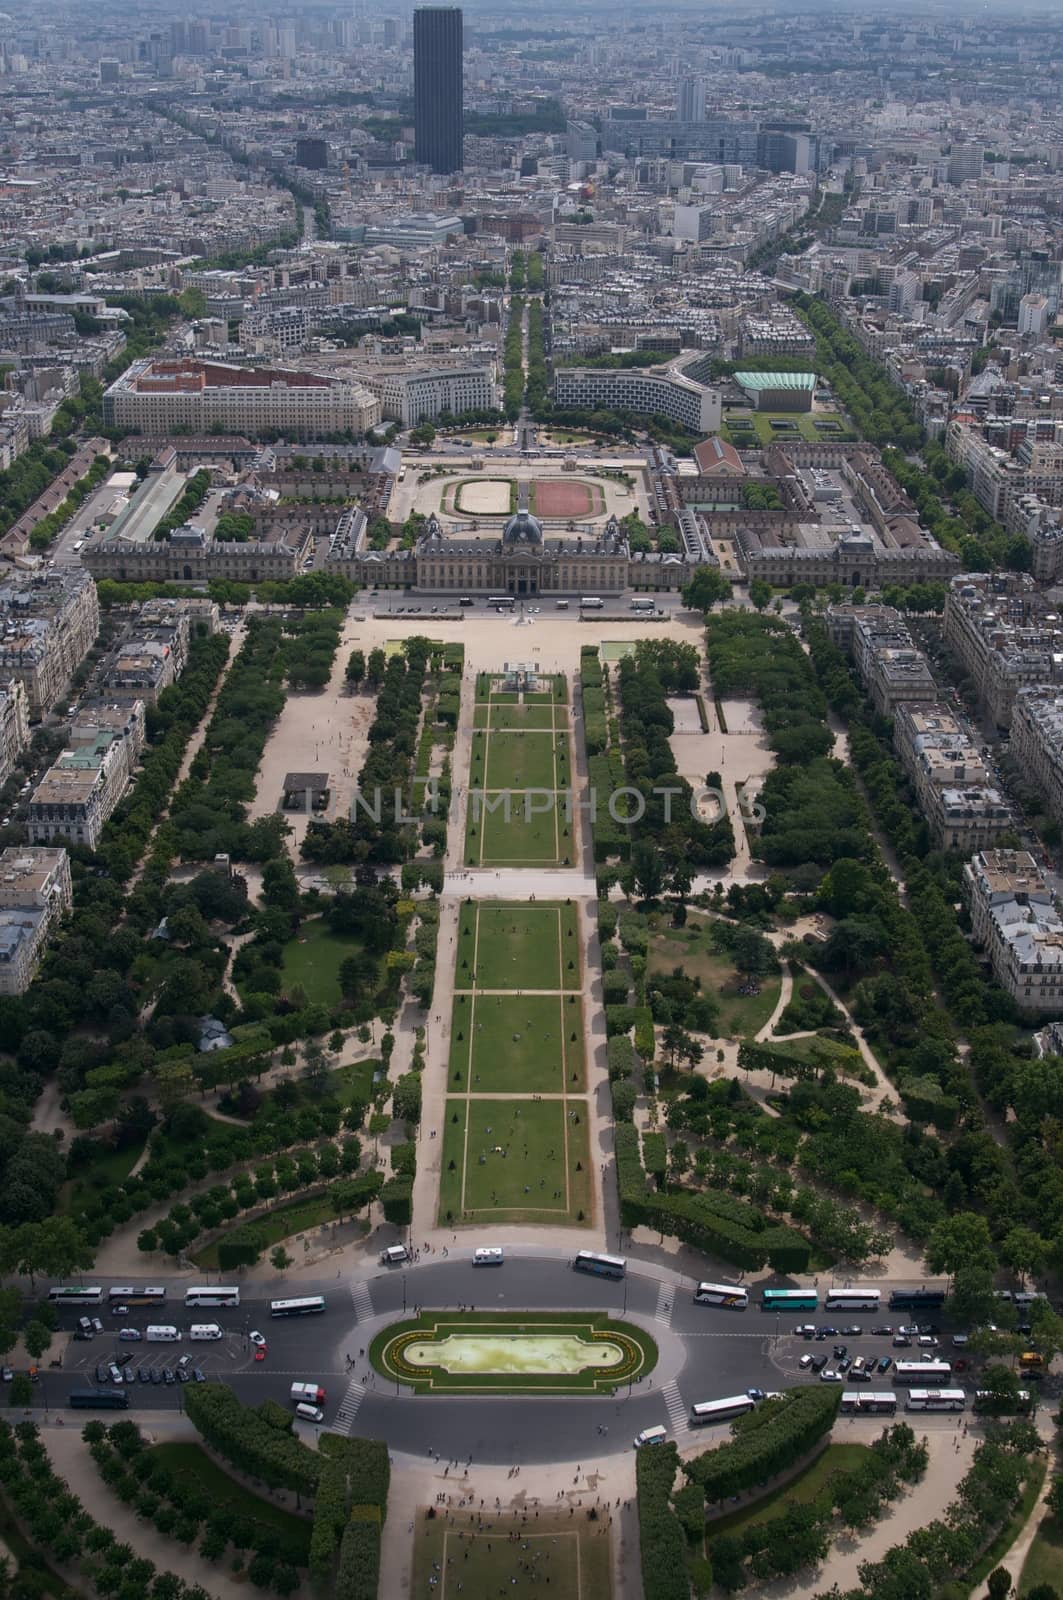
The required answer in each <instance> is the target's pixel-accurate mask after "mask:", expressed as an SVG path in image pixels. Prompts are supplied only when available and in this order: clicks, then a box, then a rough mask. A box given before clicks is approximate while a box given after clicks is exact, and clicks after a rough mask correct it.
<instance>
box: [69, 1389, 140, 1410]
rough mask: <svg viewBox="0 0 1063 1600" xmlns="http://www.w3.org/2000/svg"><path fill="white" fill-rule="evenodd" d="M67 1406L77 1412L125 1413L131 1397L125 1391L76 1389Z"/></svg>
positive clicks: (72, 1392)
mask: <svg viewBox="0 0 1063 1600" xmlns="http://www.w3.org/2000/svg"><path fill="white" fill-rule="evenodd" d="M67 1404H68V1405H69V1406H71V1407H72V1408H73V1409H74V1410H75V1411H124V1410H125V1409H126V1407H127V1406H128V1405H129V1396H128V1395H127V1394H126V1392H125V1390H124V1389H74V1390H72V1391H71V1394H70V1398H69V1400H68V1401H67Z"/></svg>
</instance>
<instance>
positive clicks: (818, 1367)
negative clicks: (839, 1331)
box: [812, 1356, 827, 1372]
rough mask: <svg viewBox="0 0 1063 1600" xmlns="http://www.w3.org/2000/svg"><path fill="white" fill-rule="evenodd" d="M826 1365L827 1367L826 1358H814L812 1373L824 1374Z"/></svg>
mask: <svg viewBox="0 0 1063 1600" xmlns="http://www.w3.org/2000/svg"><path fill="white" fill-rule="evenodd" d="M826 1365H827V1358H826V1356H813V1357H812V1371H813V1372H822V1371H823V1368H824V1367H825V1366H826Z"/></svg>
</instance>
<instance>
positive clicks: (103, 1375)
mask: <svg viewBox="0 0 1063 1600" xmlns="http://www.w3.org/2000/svg"><path fill="white" fill-rule="evenodd" d="M110 1381H111V1373H110V1366H109V1363H108V1362H106V1361H101V1362H100V1364H99V1366H98V1367H97V1368H96V1382H97V1383H109V1382H110Z"/></svg>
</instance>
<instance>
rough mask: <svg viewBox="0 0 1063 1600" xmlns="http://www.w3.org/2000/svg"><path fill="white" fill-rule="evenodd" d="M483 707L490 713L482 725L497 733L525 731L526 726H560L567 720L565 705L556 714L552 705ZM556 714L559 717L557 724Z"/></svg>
mask: <svg viewBox="0 0 1063 1600" xmlns="http://www.w3.org/2000/svg"><path fill="white" fill-rule="evenodd" d="M483 709H484V710H485V711H486V712H487V713H488V720H485V722H484V723H483V724H482V726H484V727H490V728H491V730H492V732H495V733H506V732H508V731H519V732H523V731H524V729H525V728H532V729H549V728H553V727H554V726H555V725H556V726H559V727H560V726H563V724H564V720H565V710H564V707H561V708H560V710H558V711H557V712H556V714H555V711H554V707H553V706H552V705H545V706H529V705H519V706H497V705H496V706H485V707H484V708H483ZM555 715H556V718H557V721H556V724H555ZM479 726H481V724H480V723H477V727H479Z"/></svg>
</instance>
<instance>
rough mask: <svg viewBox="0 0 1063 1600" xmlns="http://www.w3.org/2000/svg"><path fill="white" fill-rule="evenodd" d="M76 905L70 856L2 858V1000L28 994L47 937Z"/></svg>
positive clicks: (22, 853) (24, 852)
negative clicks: (3, 996)
mask: <svg viewBox="0 0 1063 1600" xmlns="http://www.w3.org/2000/svg"><path fill="white" fill-rule="evenodd" d="M73 901H74V894H73V888H72V886H71V882H70V859H69V857H68V856H67V853H66V851H65V850H62V849H58V850H54V849H52V850H33V849H30V848H29V847H28V846H26V845H22V846H19V847H18V848H16V849H13V850H12V849H8V850H4V851H3V852H2V853H0V994H5V995H10V994H24V993H25V992H26V990H27V989H28V988H29V986H30V984H31V983H32V981H33V978H34V975H35V973H36V971H37V968H38V966H39V965H40V958H41V954H42V952H43V950H44V946H45V944H46V942H47V940H48V936H49V934H50V933H51V931H52V929H53V928H54V927H55V925H56V923H57V922H58V921H59V920H60V918H61V917H62V916H63V915H64V914H65V913H66V912H67V911H69V910H70V907H71V906H72V904H73Z"/></svg>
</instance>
